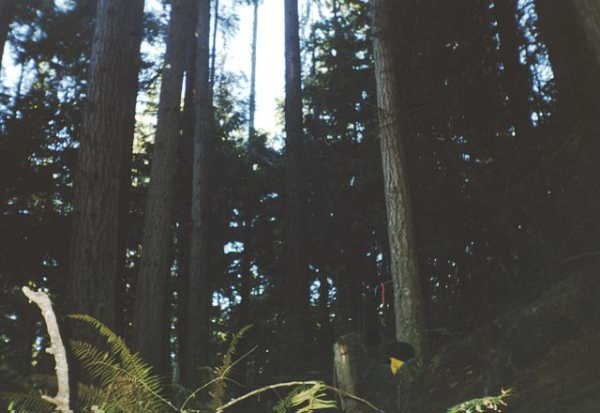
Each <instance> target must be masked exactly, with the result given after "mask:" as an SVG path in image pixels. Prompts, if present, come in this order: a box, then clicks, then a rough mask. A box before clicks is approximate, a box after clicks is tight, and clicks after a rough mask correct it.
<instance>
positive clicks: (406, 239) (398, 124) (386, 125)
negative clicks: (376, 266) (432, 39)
mask: <svg viewBox="0 0 600 413" xmlns="http://www.w3.org/2000/svg"><path fill="white" fill-rule="evenodd" d="M392 3H393V2H392V1H391V0H372V5H373V51H374V56H375V78H376V84H377V107H378V117H379V139H380V144H381V157H382V167H383V175H384V176H383V178H384V185H385V202H386V210H387V221H388V225H387V231H388V239H389V248H390V257H391V272H392V281H393V286H394V313H395V318H396V321H395V327H396V340H398V341H405V342H408V343H411V344H412V345H413V346H414V347H415V349H416V351H417V354H418V355H419V357H422V356H423V352H424V344H425V337H424V332H423V324H424V305H423V297H422V290H421V281H420V278H419V271H418V262H417V253H416V246H415V234H414V229H413V221H412V212H411V204H410V202H411V201H410V194H409V181H408V177H407V162H406V153H405V147H404V145H405V140H406V136H405V134H406V132H405V124H406V114H405V113H403V106H405V104H404V103H402V104H401V101H400V96H399V92H400V82H399V79H398V70H397V67H396V66H395V65H394V51H395V50H397V49H396V44H397V40H396V39H395V38H394V37H393V36H394V31H393V24H394V23H393V21H392V18H391V15H392V10H393V8H392Z"/></svg>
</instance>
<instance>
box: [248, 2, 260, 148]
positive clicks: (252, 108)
mask: <svg viewBox="0 0 600 413" xmlns="http://www.w3.org/2000/svg"><path fill="white" fill-rule="evenodd" d="M258 2H259V0H254V3H253V5H252V7H253V17H252V19H253V20H252V45H251V49H252V57H251V63H250V105H249V107H248V143H249V144H250V142H251V141H252V139H253V138H254V135H255V128H254V118H255V115H256V46H257V39H258V5H259V4H258Z"/></svg>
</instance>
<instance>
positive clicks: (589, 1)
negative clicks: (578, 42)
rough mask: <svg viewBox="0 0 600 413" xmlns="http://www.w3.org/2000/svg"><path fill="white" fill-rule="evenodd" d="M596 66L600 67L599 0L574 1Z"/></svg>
mask: <svg viewBox="0 0 600 413" xmlns="http://www.w3.org/2000/svg"><path fill="white" fill-rule="evenodd" d="M572 2H573V5H574V6H575V11H576V14H577V18H578V19H579V21H580V25H581V27H582V28H583V32H584V33H585V36H586V38H587V42H588V44H589V46H590V51H591V52H592V54H593V56H594V59H595V60H596V66H599V67H600V4H599V3H598V1H597V0H572Z"/></svg>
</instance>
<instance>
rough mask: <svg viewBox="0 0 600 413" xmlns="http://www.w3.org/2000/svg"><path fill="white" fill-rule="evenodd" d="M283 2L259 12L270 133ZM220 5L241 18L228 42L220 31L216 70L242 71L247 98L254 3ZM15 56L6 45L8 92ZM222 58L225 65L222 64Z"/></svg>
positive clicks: (268, 1)
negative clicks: (252, 4)
mask: <svg viewBox="0 0 600 413" xmlns="http://www.w3.org/2000/svg"><path fill="white" fill-rule="evenodd" d="M71 3H72V2H71V1H69V0H56V5H57V6H59V7H65V8H66V7H69V6H70V5H71ZM283 3H284V2H283V0H262V2H261V6H260V12H259V28H258V47H257V50H258V55H257V76H256V91H257V96H256V128H257V129H258V130H259V131H264V132H268V133H269V134H270V135H280V134H281V130H282V125H281V120H280V114H279V112H278V105H279V104H280V103H281V102H282V100H283V95H284V36H283V29H284V19H283ZM301 3H302V2H301ZM234 7H235V8H234ZM301 7H302V6H301ZM220 8H221V11H222V13H223V15H225V16H226V15H228V14H231V13H232V12H235V13H236V14H237V15H238V19H239V20H238V30H237V31H236V32H235V33H234V35H233V36H231V37H230V38H229V39H227V40H226V41H225V42H224V37H223V34H222V32H221V31H220V32H219V34H218V42H217V54H218V56H217V70H223V69H224V70H225V71H226V72H232V73H233V74H236V75H241V76H242V77H243V78H244V79H245V81H243V82H241V84H240V85H239V86H240V88H239V90H236V91H232V92H233V93H234V94H235V95H236V96H239V97H241V98H242V99H244V100H247V99H248V95H249V91H250V85H249V79H250V52H251V40H252V6H249V5H248V6H247V5H244V4H242V2H241V1H240V0H220ZM146 11H150V12H156V13H159V14H162V13H164V11H163V8H162V5H161V2H160V0H146ZM163 47H164V45H163ZM142 50H143V52H145V53H150V54H152V55H159V54H160V53H161V51H162V50H156V49H154V50H152V48H151V47H149V45H147V44H146V45H143V47H142ZM13 57H14V53H13V51H12V50H11V48H10V46H7V49H6V53H4V61H3V62H2V87H3V88H5V91H6V93H10V92H11V91H13V88H14V86H15V84H16V82H17V79H18V77H19V73H20V67H18V66H16V65H15V64H14V58H13ZM223 61H224V62H225V67H224V68H222V67H219V65H220V63H221V62H223Z"/></svg>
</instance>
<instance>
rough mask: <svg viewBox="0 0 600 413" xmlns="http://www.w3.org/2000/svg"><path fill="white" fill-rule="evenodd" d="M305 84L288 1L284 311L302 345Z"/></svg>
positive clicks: (294, 6)
mask: <svg viewBox="0 0 600 413" xmlns="http://www.w3.org/2000/svg"><path fill="white" fill-rule="evenodd" d="M301 89H302V84H301V63H300V35H299V22H298V0H285V132H286V153H285V156H286V171H285V182H286V236H285V240H286V256H285V264H286V266H285V271H286V272H285V280H286V282H285V290H286V294H285V297H286V301H285V310H286V313H287V317H288V320H289V326H290V329H291V331H290V333H291V334H289V341H290V344H295V345H302V344H301V340H302V337H303V334H304V328H303V327H302V320H303V319H304V318H305V317H304V315H305V314H306V312H307V309H308V268H307V260H306V251H305V250H304V233H303V228H304V212H303V209H304V208H303V202H304V196H305V193H304V185H303V182H302V180H303V179H304V176H303V174H302V170H301V168H302V150H303V147H302V146H303V145H302V90H301Z"/></svg>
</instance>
